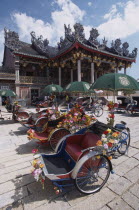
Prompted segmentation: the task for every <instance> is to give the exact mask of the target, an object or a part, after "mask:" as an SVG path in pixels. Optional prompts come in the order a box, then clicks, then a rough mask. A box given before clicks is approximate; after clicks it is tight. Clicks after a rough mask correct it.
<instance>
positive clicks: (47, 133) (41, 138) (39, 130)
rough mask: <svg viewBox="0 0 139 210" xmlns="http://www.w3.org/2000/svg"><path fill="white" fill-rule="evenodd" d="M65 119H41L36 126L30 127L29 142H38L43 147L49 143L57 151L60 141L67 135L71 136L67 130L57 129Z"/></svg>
mask: <svg viewBox="0 0 139 210" xmlns="http://www.w3.org/2000/svg"><path fill="white" fill-rule="evenodd" d="M63 119H64V116H61V117H59V118H57V119H55V120H50V119H48V117H41V118H39V119H38V120H37V121H36V123H35V125H34V126H30V125H27V126H26V127H28V126H30V129H29V130H28V131H27V135H28V139H29V140H34V139H35V140H38V142H37V143H39V144H41V145H43V144H46V143H49V144H50V146H51V148H52V149H53V150H55V148H56V145H57V143H58V141H59V140H60V139H61V138H62V137H63V136H65V135H67V134H70V131H69V130H67V129H66V128H57V125H58V123H59V122H61V121H62V120H63Z"/></svg>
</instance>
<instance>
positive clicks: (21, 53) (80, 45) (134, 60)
mask: <svg viewBox="0 0 139 210" xmlns="http://www.w3.org/2000/svg"><path fill="white" fill-rule="evenodd" d="M74 48H76V49H78V48H82V49H85V50H86V51H89V52H94V53H97V54H101V55H105V56H108V57H113V58H117V59H120V60H125V61H129V62H136V59H135V58H129V57H125V56H120V55H116V54H113V53H110V52H107V51H104V50H99V49H95V48H93V47H91V46H88V45H86V44H84V43H81V42H79V41H76V42H74V43H73V44H72V45H71V46H70V47H69V48H68V49H66V50H65V51H64V52H62V53H60V54H59V55H56V56H53V57H50V58H47V57H45V56H41V55H32V54H27V53H23V52H19V51H14V54H15V55H18V56H24V57H33V58H38V59H42V60H47V61H48V60H55V59H58V58H60V57H62V56H64V55H65V54H67V53H69V52H70V51H71V50H72V49H74Z"/></svg>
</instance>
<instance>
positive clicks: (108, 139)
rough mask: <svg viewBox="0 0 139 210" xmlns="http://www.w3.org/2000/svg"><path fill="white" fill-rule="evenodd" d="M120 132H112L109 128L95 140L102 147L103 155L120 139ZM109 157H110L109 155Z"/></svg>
mask: <svg viewBox="0 0 139 210" xmlns="http://www.w3.org/2000/svg"><path fill="white" fill-rule="evenodd" d="M119 137H120V132H112V130H111V129H109V128H108V129H107V130H106V131H104V132H103V134H102V136H101V139H100V140H98V141H97V143H96V145H97V146H101V147H103V155H106V153H107V152H108V151H111V150H112V149H113V148H114V147H115V146H116V145H117V144H118V142H119V140H120V138H119ZM109 159H112V157H111V156H110V157H109Z"/></svg>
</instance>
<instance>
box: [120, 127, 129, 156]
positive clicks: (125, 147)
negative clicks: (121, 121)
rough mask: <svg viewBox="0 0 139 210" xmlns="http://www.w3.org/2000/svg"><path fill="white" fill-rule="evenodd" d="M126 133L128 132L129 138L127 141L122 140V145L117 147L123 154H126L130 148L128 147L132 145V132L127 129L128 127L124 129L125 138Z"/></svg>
mask: <svg viewBox="0 0 139 210" xmlns="http://www.w3.org/2000/svg"><path fill="white" fill-rule="evenodd" d="M124 133H128V136H129V137H128V139H127V140H126V142H122V143H120V145H119V148H118V149H117V150H118V152H119V153H120V154H121V155H124V154H125V153H126V151H127V150H128V147H129V146H130V132H129V131H128V130H127V129H125V130H123V131H122V135H123V138H125V135H126V134H125V135H124Z"/></svg>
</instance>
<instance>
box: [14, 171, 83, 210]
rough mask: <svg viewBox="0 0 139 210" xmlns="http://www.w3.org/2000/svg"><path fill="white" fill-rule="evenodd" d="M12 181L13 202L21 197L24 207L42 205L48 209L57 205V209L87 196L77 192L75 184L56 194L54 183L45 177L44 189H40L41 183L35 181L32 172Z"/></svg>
mask: <svg viewBox="0 0 139 210" xmlns="http://www.w3.org/2000/svg"><path fill="white" fill-rule="evenodd" d="M13 182H14V185H15V194H14V196H12V199H14V200H15V202H18V201H20V200H21V199H22V204H23V205H24V209H34V208H37V207H39V206H44V207H43V208H44V209H45V208H47V207H48V209H53V207H57V209H67V208H69V207H70V206H71V205H70V202H71V203H72V202H73V203H76V202H77V199H78V198H79V199H80V200H82V199H85V198H86V197H87V196H84V195H83V194H81V193H79V192H78V191H77V190H76V188H75V186H72V187H70V188H69V187H68V189H66V190H67V191H66V192H61V193H59V194H58V195H56V193H55V190H54V185H53V184H52V182H51V181H50V180H49V179H47V178H46V180H45V184H44V189H42V185H41V183H40V182H36V181H35V180H34V178H33V176H32V174H27V175H25V176H22V177H18V178H17V179H16V180H15V181H13ZM75 200H76V202H75ZM18 203H19V205H20V204H21V202H18ZM17 205H18V204H17ZM17 205H16V206H17ZM59 207H61V208H59ZM43 208H42V209H43Z"/></svg>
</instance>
